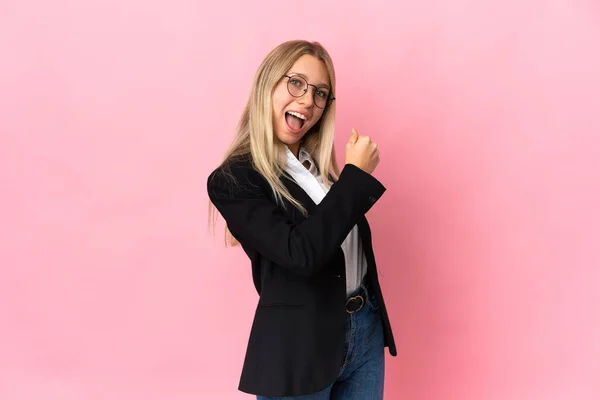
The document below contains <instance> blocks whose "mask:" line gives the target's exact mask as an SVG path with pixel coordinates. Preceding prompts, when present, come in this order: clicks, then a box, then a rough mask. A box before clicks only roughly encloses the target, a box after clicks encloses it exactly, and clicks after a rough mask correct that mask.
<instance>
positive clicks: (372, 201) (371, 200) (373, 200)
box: [369, 196, 377, 204]
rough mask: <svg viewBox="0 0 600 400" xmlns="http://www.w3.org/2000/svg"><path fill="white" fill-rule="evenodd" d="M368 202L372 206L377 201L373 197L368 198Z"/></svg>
mask: <svg viewBox="0 0 600 400" xmlns="http://www.w3.org/2000/svg"><path fill="white" fill-rule="evenodd" d="M369 201H370V202H371V204H373V203H375V202H376V201H377V199H376V198H375V196H369Z"/></svg>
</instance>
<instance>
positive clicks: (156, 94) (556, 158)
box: [0, 0, 600, 400]
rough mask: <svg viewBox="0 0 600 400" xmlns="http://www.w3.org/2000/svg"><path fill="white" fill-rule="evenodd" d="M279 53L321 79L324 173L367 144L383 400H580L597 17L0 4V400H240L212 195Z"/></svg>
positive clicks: (587, 305)
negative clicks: (388, 325) (331, 148)
mask: <svg viewBox="0 0 600 400" xmlns="http://www.w3.org/2000/svg"><path fill="white" fill-rule="evenodd" d="M296 38H304V39H309V40H318V41H320V42H322V43H323V44H324V45H325V46H326V47H327V48H328V49H329V51H330V53H331V55H332V56H333V59H334V62H335V65H336V69H337V74H338V90H337V98H338V100H337V110H338V121H337V133H338V136H337V143H336V144H337V147H338V150H339V151H338V157H339V158H340V160H343V155H344V153H343V148H344V143H345V141H346V139H347V137H348V135H349V134H350V130H351V128H352V127H357V128H358V129H359V131H360V132H361V133H363V134H369V135H370V136H371V137H372V138H373V139H374V140H376V141H377V142H378V143H379V144H380V146H381V151H382V163H381V164H380V166H379V168H378V169H377V171H376V173H375V175H376V176H377V177H378V178H379V179H380V180H381V181H382V182H383V183H384V184H385V185H386V187H387V188H388V191H387V193H386V194H385V195H384V197H383V198H382V200H381V201H380V202H379V203H378V204H377V205H376V207H375V208H374V209H373V210H372V211H371V212H370V213H369V219H370V222H371V224H372V228H373V232H374V240H375V246H376V248H375V250H376V255H377V259H378V263H379V266H380V270H381V273H382V277H381V282H382V286H383V289H384V292H385V294H386V298H387V301H388V303H389V310H390V314H391V319H392V324H393V327H394V329H395V332H396V336H397V343H398V352H399V356H398V357H397V358H389V357H388V359H387V362H388V364H387V365H388V369H387V375H386V398H387V399H417V400H434V399H468V400H471V399H477V400H479V399H480V400H495V399H498V400H500V399H502V400H505V399H510V400H521V399H525V400H540V399H543V400H554V399H565V400H572V399H577V400H595V399H598V398H600V383H599V382H600V380H599V379H598V378H599V376H600V340H598V338H599V337H600V311H599V310H600V249H599V248H600V229H599V225H600V213H599V211H598V204H600V116H599V114H600V101H599V100H598V99H599V97H598V96H599V94H600V77H599V71H600V6H598V3H597V2H596V1H595V0H587V1H586V0H553V1H548V0H529V1H524V2H523V1H516V0H512V1H510V0H509V1H506V0H505V1H500V0H498V1H474V0H470V1H467V0H452V1H451V0H446V1H443V0H427V1H419V2H416V1H413V2H410V1H405V0H400V1H395V2H392V1H389V2H382V1H373V0H371V1H368V2H367V1H358V0H354V1H343V2H325V1H305V2H302V3H290V2H280V1H259V2H251V1H231V2H212V1H210V2H208V1H202V0H200V1H197V0H196V1H192V0H170V1H156V0H152V1H141V0H130V1H122V0H86V1H76V0H57V1H53V2H42V1H35V0H18V1H17V0H3V1H2V2H1V3H0V202H1V203H0V204H1V207H0V266H1V271H0V398H1V399H2V400H55V399H56V400H58V399H60V400H99V399H111V400H125V399H127V400H131V399H144V400H158V399H161V400H162V399H169V400H191V399H194V400H197V399H225V400H229V399H246V398H250V397H249V396H248V395H245V394H242V393H240V392H237V383H238V378H239V373H240V370H241V365H242V361H243V356H244V351H245V346H246V341H247V338H248V333H249V329H250V323H251V320H252V316H253V311H254V307H255V304H256V300H257V296H256V294H255V293H254V290H253V287H252V283H251V279H250V269H249V263H248V261H247V260H246V258H245V256H244V255H243V254H242V252H241V251H240V250H239V249H234V250H226V249H225V248H224V247H223V245H222V224H219V226H218V230H217V235H216V237H213V236H211V234H210V233H209V232H208V230H207V225H206V223H207V201H208V198H207V196H206V191H205V187H206V177H207V175H208V174H209V172H210V171H212V169H213V168H214V167H216V165H217V163H218V162H219V160H220V158H221V156H222V154H223V152H224V150H225V148H226V146H227V145H228V144H229V142H230V140H231V139H232V137H233V132H234V128H235V125H236V123H237V118H238V116H239V114H240V112H241V110H242V107H243V105H244V103H245V101H246V98H247V95H248V91H249V89H250V83H251V80H252V77H253V74H254V71H255V69H256V67H257V66H258V64H259V63H260V61H261V60H262V58H263V57H264V56H265V55H266V53H267V52H268V51H269V50H270V49H271V48H272V47H274V46H276V45H277V44H279V43H280V42H283V41H285V40H288V39H296Z"/></svg>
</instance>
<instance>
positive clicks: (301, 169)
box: [286, 146, 318, 176]
mask: <svg viewBox="0 0 600 400" xmlns="http://www.w3.org/2000/svg"><path fill="white" fill-rule="evenodd" d="M286 150H287V167H288V169H290V170H291V171H294V172H297V173H306V172H310V173H311V174H312V175H313V176H317V175H318V171H317V168H316V167H315V161H314V160H313V158H312V157H311V156H310V154H309V152H308V151H307V150H306V149H305V148H304V147H301V148H300V151H299V152H298V158H296V156H295V155H294V153H292V152H291V150H290V149H289V148H288V147H287V146H286ZM305 162H308V163H309V164H310V165H309V168H308V169H307V168H306V167H305V166H304V165H303V164H304V163H305Z"/></svg>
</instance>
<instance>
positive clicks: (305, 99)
mask: <svg viewBox="0 0 600 400" xmlns="http://www.w3.org/2000/svg"><path fill="white" fill-rule="evenodd" d="M297 100H298V102H299V103H300V104H302V105H304V106H305V107H312V106H313V103H314V100H313V91H312V90H311V88H310V87H309V88H308V90H306V93H304V94H303V95H302V96H301V97H298V99H297Z"/></svg>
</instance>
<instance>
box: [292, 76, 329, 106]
mask: <svg viewBox="0 0 600 400" xmlns="http://www.w3.org/2000/svg"><path fill="white" fill-rule="evenodd" d="M283 76H285V77H286V78H288V81H287V83H286V85H285V87H286V88H287V90H288V93H289V94H290V96H292V97H295V98H300V97H302V96H304V95H305V94H306V92H308V88H309V86H312V87H314V88H315V90H313V104H314V105H315V107H317V108H320V109H321V110H324V109H326V108H327V107H329V106H330V105H331V103H333V101H334V100H335V97H334V96H333V92H331V93H329V96H328V97H327V101H326V102H325V107H319V106H318V105H317V100H316V98H315V96H316V95H317V90H319V89H321V88H320V87H318V86H316V85H313V84H311V83H308V81H307V80H306V79H304V78H303V77H302V76H301V75H298V74H294V75H283ZM292 78H300V79H302V80H303V81H304V82H306V89H304V93H302V94H301V95H300V96H294V95H293V94H292V92H291V91H290V79H292ZM328 89H329V88H328ZM329 90H330V91H331V89H329Z"/></svg>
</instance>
